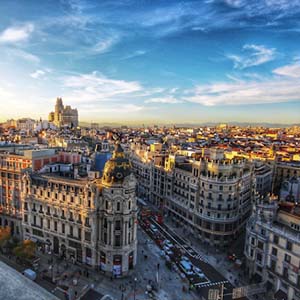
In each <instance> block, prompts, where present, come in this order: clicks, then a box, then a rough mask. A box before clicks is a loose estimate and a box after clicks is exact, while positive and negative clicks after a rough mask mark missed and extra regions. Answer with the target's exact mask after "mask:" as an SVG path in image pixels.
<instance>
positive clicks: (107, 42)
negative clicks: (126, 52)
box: [91, 35, 119, 54]
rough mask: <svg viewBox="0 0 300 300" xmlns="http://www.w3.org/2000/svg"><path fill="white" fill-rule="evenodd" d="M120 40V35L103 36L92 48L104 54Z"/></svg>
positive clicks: (97, 52)
mask: <svg viewBox="0 0 300 300" xmlns="http://www.w3.org/2000/svg"><path fill="white" fill-rule="evenodd" d="M118 42H119V37H118V36H117V35H112V36H110V37H108V38H103V39H102V40H100V41H98V42H97V43H96V44H95V45H94V46H93V47H92V49H91V51H92V52H93V53H95V54H102V53H106V52H108V51H109V50H110V49H111V48H112V47H113V46H114V45H115V44H117V43H118Z"/></svg>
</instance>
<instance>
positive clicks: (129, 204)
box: [128, 201, 131, 209]
mask: <svg viewBox="0 0 300 300" xmlns="http://www.w3.org/2000/svg"><path fill="white" fill-rule="evenodd" d="M128 209H131V201H129V202H128Z"/></svg>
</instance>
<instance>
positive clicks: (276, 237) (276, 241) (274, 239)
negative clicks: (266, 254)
mask: <svg viewBox="0 0 300 300" xmlns="http://www.w3.org/2000/svg"><path fill="white" fill-rule="evenodd" d="M273 243H274V244H276V245H278V243H279V237H278V235H274V236H273Z"/></svg>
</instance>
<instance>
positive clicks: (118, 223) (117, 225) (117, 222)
mask: <svg viewBox="0 0 300 300" xmlns="http://www.w3.org/2000/svg"><path fill="white" fill-rule="evenodd" d="M115 226H116V227H115V230H121V221H120V220H118V221H116V224H115Z"/></svg>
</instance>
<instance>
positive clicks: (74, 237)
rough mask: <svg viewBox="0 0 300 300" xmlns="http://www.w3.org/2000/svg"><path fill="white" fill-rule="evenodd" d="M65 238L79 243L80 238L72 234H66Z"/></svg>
mask: <svg viewBox="0 0 300 300" xmlns="http://www.w3.org/2000/svg"><path fill="white" fill-rule="evenodd" d="M67 238H69V239H72V240H76V241H81V237H76V236H74V235H73V234H68V235H67Z"/></svg>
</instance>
